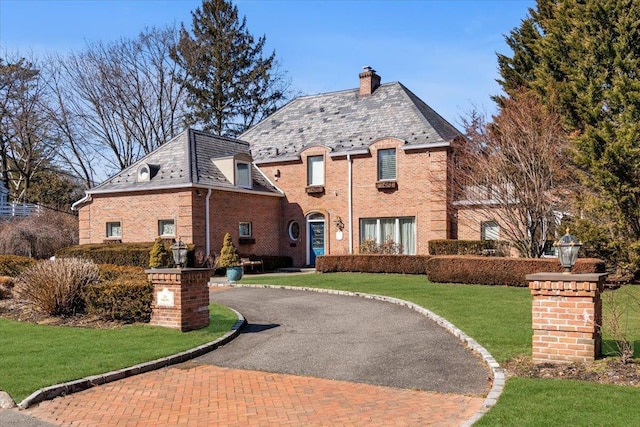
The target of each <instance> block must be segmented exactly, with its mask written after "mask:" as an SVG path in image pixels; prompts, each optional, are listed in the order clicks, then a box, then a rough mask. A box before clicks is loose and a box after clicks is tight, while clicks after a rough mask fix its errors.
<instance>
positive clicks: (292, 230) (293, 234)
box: [289, 221, 300, 240]
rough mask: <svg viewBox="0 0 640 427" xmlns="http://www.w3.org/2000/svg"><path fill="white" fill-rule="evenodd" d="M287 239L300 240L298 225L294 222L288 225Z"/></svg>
mask: <svg viewBox="0 0 640 427" xmlns="http://www.w3.org/2000/svg"><path fill="white" fill-rule="evenodd" d="M289 238H290V239H291V240H298V239H299V238H300V224H298V223H297V222H296V221H291V222H290V223H289Z"/></svg>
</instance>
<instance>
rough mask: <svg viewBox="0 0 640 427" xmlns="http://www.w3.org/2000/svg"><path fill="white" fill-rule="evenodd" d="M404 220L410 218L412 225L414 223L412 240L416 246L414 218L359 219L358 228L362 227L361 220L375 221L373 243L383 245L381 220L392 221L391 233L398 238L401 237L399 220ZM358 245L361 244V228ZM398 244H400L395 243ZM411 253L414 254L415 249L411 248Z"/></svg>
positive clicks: (416, 232)
mask: <svg viewBox="0 0 640 427" xmlns="http://www.w3.org/2000/svg"><path fill="white" fill-rule="evenodd" d="M406 218H412V219H413V223H414V230H413V240H414V242H415V245H417V234H418V229H417V227H416V225H415V224H416V218H415V217H410V216H402V217H380V218H360V227H362V220H375V221H376V238H375V242H376V245H381V244H383V243H385V239H384V238H383V236H382V221H381V220H383V219H393V220H394V226H393V227H394V228H393V232H394V234H395V235H396V236H400V235H401V231H400V220H401V219H406ZM360 243H362V228H361V230H360ZM395 243H396V244H397V243H400V242H395ZM413 252H414V254H415V252H416V248H415V247H414V248H413Z"/></svg>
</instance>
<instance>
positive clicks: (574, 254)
mask: <svg viewBox="0 0 640 427" xmlns="http://www.w3.org/2000/svg"><path fill="white" fill-rule="evenodd" d="M554 246H555V247H556V248H558V261H560V265H562V267H564V272H565V273H570V272H571V267H573V266H574V265H575V263H576V260H577V259H578V252H579V251H580V247H581V246H582V243H580V242H579V241H578V239H576V238H575V237H574V236H572V235H571V234H569V229H568V228H567V232H566V234H565V235H564V236H562V237H561V238H560V240H558V241H557V242H556V243H555V244H554Z"/></svg>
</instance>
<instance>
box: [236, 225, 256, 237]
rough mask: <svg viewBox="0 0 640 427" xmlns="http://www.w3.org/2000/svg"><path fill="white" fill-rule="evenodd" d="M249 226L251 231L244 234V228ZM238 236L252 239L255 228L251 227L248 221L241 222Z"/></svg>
mask: <svg viewBox="0 0 640 427" xmlns="http://www.w3.org/2000/svg"><path fill="white" fill-rule="evenodd" d="M243 225H247V226H248V229H249V234H242V226H243ZM238 235H239V236H240V237H242V238H244V237H252V236H253V227H251V223H250V222H247V221H241V222H240V223H238Z"/></svg>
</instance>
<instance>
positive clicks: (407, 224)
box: [360, 217, 416, 255]
mask: <svg viewBox="0 0 640 427" xmlns="http://www.w3.org/2000/svg"><path fill="white" fill-rule="evenodd" d="M366 240H369V241H373V242H375V243H376V244H377V245H382V244H385V243H388V242H393V243H394V244H396V245H400V246H401V249H402V251H401V253H403V254H406V255H415V253H416V219H415V217H401V218H363V219H361V220H360V243H361V244H362V242H364V241H366Z"/></svg>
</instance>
